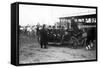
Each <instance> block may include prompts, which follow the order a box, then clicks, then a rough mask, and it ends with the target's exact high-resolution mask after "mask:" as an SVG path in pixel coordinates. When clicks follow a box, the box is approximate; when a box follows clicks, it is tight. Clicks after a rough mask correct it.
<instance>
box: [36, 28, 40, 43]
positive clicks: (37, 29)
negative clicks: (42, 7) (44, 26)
mask: <svg viewBox="0 0 100 68" xmlns="http://www.w3.org/2000/svg"><path fill="white" fill-rule="evenodd" d="M39 32H40V30H39V26H37V28H36V36H37V40H38V42H39V41H40V40H39V34H40V33H39Z"/></svg>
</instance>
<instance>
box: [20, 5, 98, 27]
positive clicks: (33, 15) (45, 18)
mask: <svg viewBox="0 0 100 68" xmlns="http://www.w3.org/2000/svg"><path fill="white" fill-rule="evenodd" d="M95 13H96V10H95V9H89V8H75V7H74V8H72V7H56V6H39V5H20V6H19V24H20V25H22V26H23V25H27V24H30V25H36V24H37V23H40V24H41V25H42V24H48V25H53V24H54V23H55V22H59V17H66V16H73V15H74V16H75V15H86V14H95Z"/></svg>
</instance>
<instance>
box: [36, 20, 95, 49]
mask: <svg viewBox="0 0 100 68" xmlns="http://www.w3.org/2000/svg"><path fill="white" fill-rule="evenodd" d="M72 22H73V24H72V25H71V27H72V29H73V31H74V34H78V33H79V32H80V29H79V28H78V24H76V23H75V22H74V21H73V20H72ZM54 29H55V28H53V31H54V32H56V31H55V30H54ZM36 30H37V33H36V35H37V38H38V41H39V42H40V45H41V48H47V44H48V31H49V30H48V29H47V28H46V25H45V24H44V25H43V26H42V29H41V30H39V27H37V29H36ZM84 31H85V30H84V29H83V31H82V32H84ZM95 31H96V30H94V29H91V30H90V31H87V32H86V31H85V32H86V33H87V37H86V38H87V41H86V45H89V43H90V42H93V40H95V38H96V36H95V35H96V32H95ZM91 33H92V34H91ZM63 34H64V28H61V32H60V35H61V36H63ZM81 35H82V33H81Z"/></svg>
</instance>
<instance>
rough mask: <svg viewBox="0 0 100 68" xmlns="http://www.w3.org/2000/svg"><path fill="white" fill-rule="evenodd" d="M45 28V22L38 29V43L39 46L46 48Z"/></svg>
mask: <svg viewBox="0 0 100 68" xmlns="http://www.w3.org/2000/svg"><path fill="white" fill-rule="evenodd" d="M47 40H48V38H47V29H46V26H45V24H44V25H43V27H42V29H41V30H40V45H41V48H47V43H48V42H47Z"/></svg>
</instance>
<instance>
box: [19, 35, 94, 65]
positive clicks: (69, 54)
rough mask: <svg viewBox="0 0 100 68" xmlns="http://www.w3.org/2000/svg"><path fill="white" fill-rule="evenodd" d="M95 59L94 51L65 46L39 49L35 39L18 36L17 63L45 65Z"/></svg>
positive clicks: (50, 46) (49, 46)
mask: <svg viewBox="0 0 100 68" xmlns="http://www.w3.org/2000/svg"><path fill="white" fill-rule="evenodd" d="M92 59H96V51H95V50H91V51H89V50H86V49H85V48H78V49H73V48H70V47H67V45H65V47H64V46H61V45H58V46H57V45H56V46H54V45H48V48H47V49H42V48H40V45H39V43H38V42H37V39H36V37H27V36H23V35H20V36H19V63H20V64H26V63H45V62H62V61H77V60H92Z"/></svg>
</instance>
